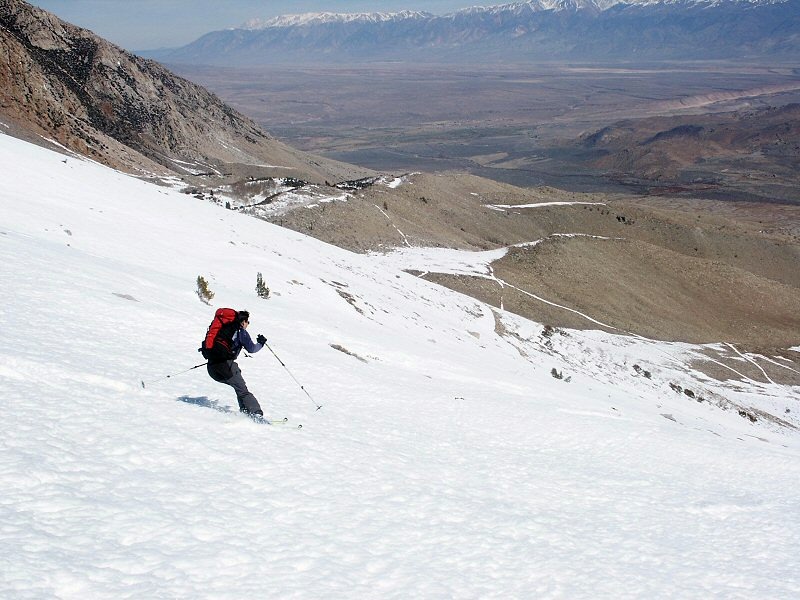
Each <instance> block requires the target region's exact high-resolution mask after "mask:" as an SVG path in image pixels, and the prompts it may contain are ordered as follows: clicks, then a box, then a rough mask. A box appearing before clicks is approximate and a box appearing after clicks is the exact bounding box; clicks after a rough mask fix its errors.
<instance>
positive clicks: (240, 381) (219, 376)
mask: <svg viewBox="0 0 800 600" xmlns="http://www.w3.org/2000/svg"><path fill="white" fill-rule="evenodd" d="M249 324H250V313H249V312H247V311H246V310H240V311H239V312H238V313H236V319H235V323H234V327H235V332H234V333H233V336H232V338H231V342H232V343H231V350H230V354H229V358H227V359H225V358H223V359H213V358H210V359H209V361H208V367H207V368H208V374H209V375H210V376H211V378H212V379H213V380H214V381H219V382H220V383H224V384H226V385H229V386H231V387H232V388H233V389H234V391H235V392H236V399H237V400H238V401H239V410H240V411H241V412H243V413H245V414H246V415H249V416H250V417H252V418H253V419H254V420H256V421H261V420H263V419H264V412H263V411H262V410H261V406H260V405H259V404H258V400H256V397H255V396H254V395H253V394H252V393H251V392H250V390H248V389H247V384H246V383H245V381H244V378H243V377H242V371H241V370H240V369H239V365H237V364H236V358H237V357H238V356H239V353H240V352H241V351H242V348H244V349H245V350H247V351H248V352H250V353H253V354H255V353H256V352H258V351H259V350H261V348H263V347H264V344H266V343H267V338H265V337H264V336H263V335H261V334H260V333H259V334H258V336H256V341H255V342H253V340H252V338H251V337H250V334H249V333H247V326H248V325H249Z"/></svg>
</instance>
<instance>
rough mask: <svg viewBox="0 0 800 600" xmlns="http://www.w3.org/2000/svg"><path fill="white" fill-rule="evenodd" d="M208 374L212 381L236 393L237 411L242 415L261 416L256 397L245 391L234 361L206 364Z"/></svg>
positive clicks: (240, 374)
mask: <svg viewBox="0 0 800 600" xmlns="http://www.w3.org/2000/svg"><path fill="white" fill-rule="evenodd" d="M207 368H208V374H209V375H210V376H211V379H213V380H214V381H219V382H220V383H224V384H225V385H229V386H231V387H232V388H233V389H234V391H235V392H236V399H237V400H238V401H239V410H240V411H242V412H244V413H250V414H253V413H258V414H262V411H261V406H260V405H259V404H258V400H256V397H255V396H253V394H252V393H250V390H248V389H247V384H246V383H245V382H244V377H242V371H241V370H240V369H239V365H237V364H236V361H233V360H226V361H225V362H221V363H213V364H212V363H208V367H207Z"/></svg>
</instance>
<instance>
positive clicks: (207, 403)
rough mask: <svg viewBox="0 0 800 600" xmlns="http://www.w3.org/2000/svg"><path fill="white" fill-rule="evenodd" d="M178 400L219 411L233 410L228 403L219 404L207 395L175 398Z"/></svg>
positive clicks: (229, 411) (227, 411) (228, 411)
mask: <svg viewBox="0 0 800 600" xmlns="http://www.w3.org/2000/svg"><path fill="white" fill-rule="evenodd" d="M177 401H178V402H185V403H186V404H193V405H194V406H202V407H203V408H210V409H212V410H215V411H217V412H221V413H232V412H233V410H232V409H231V407H230V406H228V405H224V406H223V405H221V404H220V403H219V402H218V401H217V400H211V399H209V397H208V396H200V397H197V398H192V397H191V396H181V397H180V398H178V399H177Z"/></svg>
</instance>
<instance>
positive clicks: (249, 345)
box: [239, 329, 264, 354]
mask: <svg viewBox="0 0 800 600" xmlns="http://www.w3.org/2000/svg"><path fill="white" fill-rule="evenodd" d="M239 342H241V344H242V347H243V348H244V349H245V350H247V351H248V352H250V353H251V354H255V353H256V352H258V351H259V350H261V349H262V348H263V347H264V344H257V343H255V342H254V341H253V339H252V338H251V337H250V334H249V333H247V330H246V329H240V330H239Z"/></svg>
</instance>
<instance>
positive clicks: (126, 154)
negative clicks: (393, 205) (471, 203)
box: [0, 0, 365, 180]
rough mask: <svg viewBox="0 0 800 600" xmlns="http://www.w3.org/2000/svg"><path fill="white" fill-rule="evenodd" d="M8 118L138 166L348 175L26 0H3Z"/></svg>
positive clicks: (99, 156) (3, 114)
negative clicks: (281, 140)
mask: <svg viewBox="0 0 800 600" xmlns="http://www.w3.org/2000/svg"><path fill="white" fill-rule="evenodd" d="M0 120H2V122H3V123H4V124H5V125H6V126H7V127H8V128H9V129H13V130H14V131H15V132H16V133H17V134H19V135H20V136H22V137H28V138H29V139H31V140H39V141H41V139H42V138H45V139H47V140H51V141H52V142H55V143H56V144H58V145H59V146H62V147H64V148H66V149H68V150H71V151H73V152H76V153H78V154H81V155H85V156H88V157H91V158H93V159H95V160H98V161H100V162H102V163H105V164H107V165H109V166H112V167H114V168H118V169H123V170H126V171H129V172H133V173H140V174H141V173H146V174H155V175H169V174H173V175H179V176H182V177H188V178H191V177H204V176H205V177H221V176H222V177H224V176H228V177H233V178H236V177H238V176H242V175H254V174H258V175H264V174H269V175H273V176H295V177H302V178H305V179H309V180H324V179H326V178H329V179H333V180H338V179H346V178H348V177H351V176H354V175H359V174H363V173H364V172H365V170H363V169H358V168H355V167H352V166H350V165H344V164H341V163H336V162H335V161H330V160H326V159H322V158H316V157H313V156H310V155H308V154H305V153H303V152H300V151H297V150H295V149H293V148H291V147H289V146H287V145H285V144H283V143H281V142H279V141H278V140H276V139H274V138H272V137H271V136H270V135H268V134H267V133H265V132H264V131H263V130H261V129H260V128H259V127H258V125H256V124H255V123H254V122H253V121H252V120H251V119H249V118H247V117H245V116H244V115H242V114H240V113H238V112H237V111H235V110H233V109H232V108H230V107H229V106H227V105H226V104H225V103H224V102H222V101H221V100H220V99H219V98H218V97H217V96H215V95H214V94H212V93H210V92H208V91H207V90H205V89H204V88H202V87H200V86H198V85H196V84H193V83H191V82H189V81H187V80H185V79H182V78H180V77H178V76H176V75H174V74H172V73H171V72H170V71H168V70H167V69H166V68H164V67H163V66H161V65H160V64H158V63H156V62H154V61H151V60H147V59H144V58H141V57H139V56H136V55H134V54H131V53H129V52H126V51H125V50H123V49H121V48H119V47H117V46H115V45H113V44H111V43H109V42H107V41H105V40H103V39H101V38H99V37H97V36H96V35H94V34H93V33H92V32H90V31H88V30H85V29H81V28H79V27H75V26H73V25H70V24H68V23H65V22H63V21H61V20H60V19H58V18H56V17H55V16H54V15H52V14H50V13H48V12H46V11H43V10H40V9H38V8H35V7H33V6H31V5H30V4H28V3H26V2H23V1H22V0H0Z"/></svg>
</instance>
